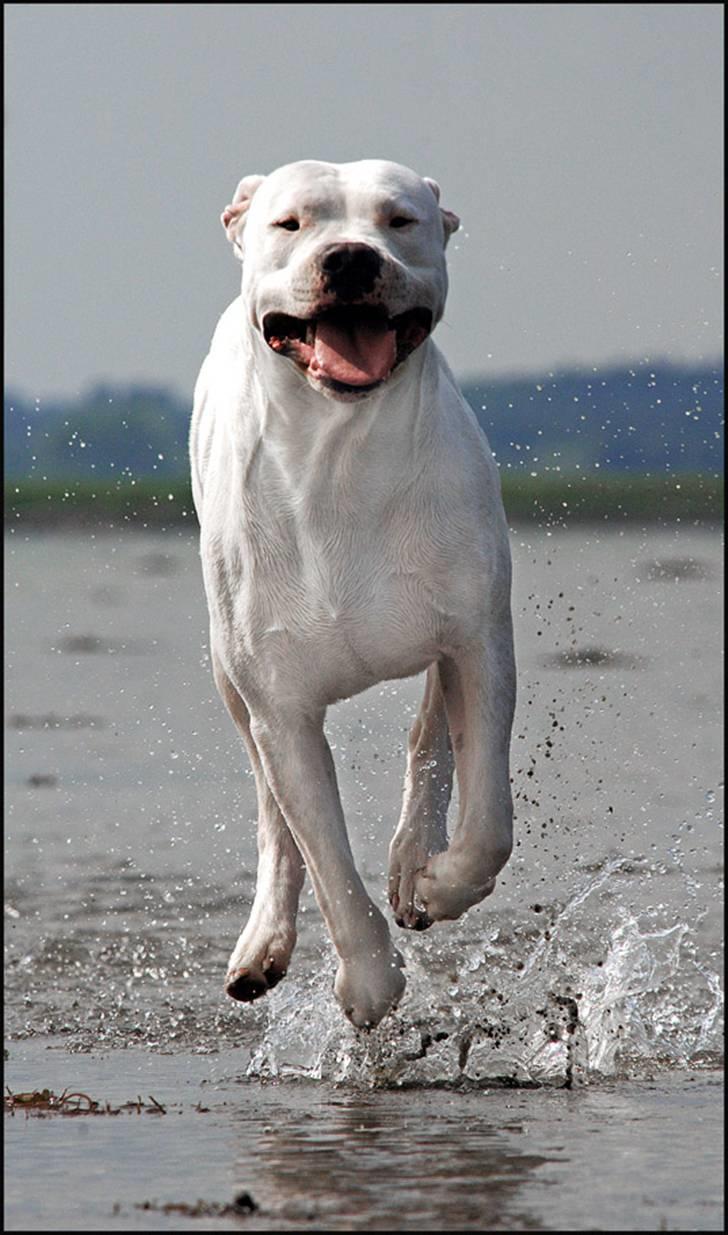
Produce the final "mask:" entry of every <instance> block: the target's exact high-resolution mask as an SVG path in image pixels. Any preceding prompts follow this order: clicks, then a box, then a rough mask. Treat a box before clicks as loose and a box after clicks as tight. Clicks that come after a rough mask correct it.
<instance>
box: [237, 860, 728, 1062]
mask: <svg viewBox="0 0 728 1235" xmlns="http://www.w3.org/2000/svg"><path fill="white" fill-rule="evenodd" d="M645 874H646V867H645V865H642V866H639V864H637V865H635V863H634V862H629V863H628V862H626V861H625V860H624V859H619V858H614V859H611V860H610V861H608V862H606V863H605V864H604V865H603V867H602V869H601V870H600V871H599V872H598V873H596V874H595V875H593V876H592V877H590V878H589V879H587V880H585V881H584V882H583V883H582V884H581V886H580V887H579V888H578V889H577V891H576V892H575V893H574V895H573V896H572V897H571V898H570V899H569V901H568V902H567V903H566V904H565V905H563V906H562V907H560V908H558V907H553V908H552V913H551V918H552V920H553V923H552V924H551V925H550V927H549V928H548V929H545V930H543V931H542V930H535V929H534V928H533V927H532V926H529V924H528V923H526V922H524V921H521V922H519V923H516V924H515V925H514V924H513V923H512V922H511V923H507V922H506V921H505V920H504V914H503V911H501V914H500V920H498V916H497V915H493V916H494V921H493V924H492V926H491V929H490V931H489V934H488V936H487V938H485V939H483V938H481V939H479V940H478V941H477V942H473V941H472V940H470V941H468V939H467V934H466V932H465V930H464V929H463V928H462V927H461V928H460V929H455V930H454V931H453V932H452V933H450V934H448V935H447V936H446V935H445V934H444V932H443V933H442V934H440V935H439V938H438V939H437V940H436V941H433V942H432V943H431V944H430V946H429V947H428V948H427V949H426V953H425V955H424V956H423V954H422V949H419V950H418V949H417V948H416V947H415V946H414V945H413V944H408V943H407V942H405V946H404V949H403V950H404V952H405V954H406V960H407V979H408V985H407V992H406V995H405V998H404V1000H403V1002H402V1005H401V1007H400V1008H399V1009H398V1011H397V1012H395V1013H394V1014H392V1015H391V1016H389V1017H387V1018H386V1019H385V1021H384V1022H382V1024H381V1025H380V1026H378V1027H377V1029H375V1030H374V1031H373V1032H372V1033H369V1034H363V1033H359V1032H357V1031H356V1030H354V1029H353V1028H352V1027H351V1026H350V1025H348V1024H347V1023H346V1021H345V1020H344V1018H343V1016H342V1014H341V1012H340V1010H339V1008H338V1007H337V1005H336V1002H335V1000H334V997H333V994H332V993H331V986H332V982H333V974H334V959H333V956H328V957H327V958H326V960H325V962H324V968H325V969H326V971H327V972H326V974H322V973H321V970H320V969H319V970H318V972H316V973H315V974H311V975H309V976H307V977H304V978H299V979H293V980H291V979H287V980H286V981H287V984H284V985H282V986H281V987H279V988H277V989H276V991H275V992H273V993H272V995H271V996H269V1006H268V1024H267V1027H266V1029H265V1032H264V1035H263V1038H262V1040H261V1041H260V1042H259V1044H258V1045H257V1047H256V1049H255V1050H254V1052H253V1055H252V1058H251V1062H250V1065H249V1068H248V1075H250V1076H255V1077H266V1076H268V1077H280V1078H294V1077H298V1078H308V1079H321V1078H326V1079H329V1080H334V1081H347V1082H352V1083H359V1084H366V1085H383V1086H404V1085H446V1084H454V1083H459V1082H470V1083H477V1084H492V1083H505V1084H516V1085H529V1084H539V1085H542V1084H555V1085H564V1084H566V1085H572V1084H577V1083H580V1082H581V1083H583V1082H587V1081H589V1080H590V1079H594V1078H597V1077H603V1076H629V1077H637V1076H644V1075H646V1074H651V1073H653V1072H654V1071H655V1070H656V1069H657V1068H664V1067H684V1068H687V1067H697V1066H700V1065H715V1064H717V1063H718V1062H719V1051H720V1042H721V1030H722V1007H723V992H722V989H721V984H720V980H719V978H718V976H717V975H716V974H715V973H712V972H711V971H710V970H709V969H707V968H706V967H705V966H704V965H703V964H701V962H700V960H699V951H698V948H697V945H696V931H697V927H698V925H699V920H698V921H695V920H694V921H693V922H691V923H690V924H688V923H687V922H685V921H673V922H665V921H664V920H663V919H664V909H663V907H662V906H660V907H658V908H656V909H649V910H646V911H644V912H641V913H637V912H633V911H630V910H628V909H627V908H626V907H625V905H626V904H628V903H629V900H630V897H629V895H627V896H625V895H624V894H622V895H621V896H620V903H619V904H617V905H615V904H614V900H613V894H612V893H611V892H610V890H609V885H610V882H611V881H612V880H613V879H614V878H615V876H622V877H623V878H627V879H630V878H635V877H636V878H639V879H640V880H644V878H645ZM418 942H421V941H418Z"/></svg>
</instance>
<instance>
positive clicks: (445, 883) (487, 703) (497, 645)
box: [415, 613, 516, 921]
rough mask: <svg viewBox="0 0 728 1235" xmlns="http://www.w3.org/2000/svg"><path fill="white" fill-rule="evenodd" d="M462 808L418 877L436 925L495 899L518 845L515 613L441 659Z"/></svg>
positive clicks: (419, 893) (418, 894) (418, 889)
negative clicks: (512, 761) (441, 848)
mask: <svg viewBox="0 0 728 1235" xmlns="http://www.w3.org/2000/svg"><path fill="white" fill-rule="evenodd" d="M440 679H441V682H442V689H443V695H444V699H445V707H446V710H447V717H448V724H449V727H450V738H451V741H452V746H453V751H454V754H455V766H456V769H457V777H458V789H459V794H460V811H459V816H458V821H457V824H456V826H455V829H454V831H453V835H452V839H451V841H450V845H449V847H448V848H447V850H446V851H445V852H444V853H439V854H435V855H434V856H433V857H431V858H430V860H429V861H428V863H427V865H426V867H425V868H424V870H422V871H420V872H418V874H417V875H416V877H415V897H416V900H417V901H418V902H419V903H420V904H421V905H422V906H423V908H424V909H425V911H426V913H427V916H428V917H429V918H430V919H431V920H432V921H437V920H440V919H443V918H459V917H460V915H461V914H463V913H465V911H466V910H467V909H469V908H470V906H471V905H475V904H477V903H478V901H481V900H483V899H484V897H486V896H489V895H490V893H491V892H492V891H493V889H494V888H495V876H496V875H497V874H498V871H499V870H500V869H501V867H502V866H504V865H505V863H506V862H507V861H508V858H509V856H510V853H511V848H512V844H513V804H512V799H511V786H510V774H509V746H510V735H511V725H512V722H513V711H514V706H515V681H516V674H515V663H514V657H513V636H512V630H511V622H510V615H509V614H507V613H506V614H504V615H503V619H502V620H501V621H500V622H499V623H498V624H495V623H492V624H491V629H490V631H489V632H488V634H487V636H485V637H484V638H483V639H482V641H481V642H480V644H479V645H478V646H475V647H471V648H468V649H466V650H464V651H462V652H460V653H459V654H458V655H457V656H454V657H452V658H450V657H444V658H443V659H442V660H441V661H440Z"/></svg>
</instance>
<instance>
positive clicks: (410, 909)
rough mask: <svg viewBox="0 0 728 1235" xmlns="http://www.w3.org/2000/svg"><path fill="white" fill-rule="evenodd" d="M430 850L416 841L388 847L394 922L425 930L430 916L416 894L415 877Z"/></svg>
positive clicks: (430, 918)
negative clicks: (412, 843)
mask: <svg viewBox="0 0 728 1235" xmlns="http://www.w3.org/2000/svg"><path fill="white" fill-rule="evenodd" d="M428 859H429V853H428V852H427V851H426V850H424V849H423V848H422V847H421V846H419V845H416V846H414V845H411V844H407V843H401V844H400V843H398V840H397V837H395V840H394V841H393V843H392V846H391V848H390V851H389V879H388V892H389V903H390V905H391V907H392V913H393V914H394V920H395V922H396V923H397V926H402V927H404V929H405V930H410V931H425V930H427V928H428V926H432V923H433V921H434V918H432V917H431V916H430V915H429V913H428V912H427V909H426V908H425V906H424V905H423V904H422V903H421V901H420V900H419V899H418V897H417V895H416V888H415V880H416V877H417V875H418V874H419V873H420V872H421V871H423V870H424V869H425V867H426V865H427V862H428Z"/></svg>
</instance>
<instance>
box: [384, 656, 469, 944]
mask: <svg viewBox="0 0 728 1235" xmlns="http://www.w3.org/2000/svg"><path fill="white" fill-rule="evenodd" d="M452 777H453V755H452V747H451V745H450V735H449V732H448V726H447V714H446V711H445V701H444V698H443V694H442V685H441V682H440V669H439V665H438V664H437V662H435V663H434V664H432V665H430V667H429V669H428V670H427V679H426V683H425V694H424V697H423V700H422V703H421V705H420V710H419V712H418V714H417V717H416V719H415V722H414V724H413V726H412V729H411V731H410V736H409V749H408V752H407V772H406V776H405V784H404V799H403V802H402V813H401V815H400V819H399V824H398V825H397V831H396V832H395V834H394V836H393V838H392V843H391V845H390V847H389V902H390V904H391V906H392V910H393V912H394V917H395V921H396V922H397V925H398V926H404V927H408V928H409V929H411V930H416V931H421V930H424V929H425V928H426V927H428V926H431V924H432V919H431V918H430V917H429V916H428V914H427V912H426V910H425V908H424V906H423V905H420V904H418V902H417V901H416V898H415V875H416V874H417V871H419V870H422V869H423V868H424V867H425V866H426V865H427V862H428V859H429V858H431V857H432V855H433V854H435V853H441V852H442V851H443V850H444V849H447V808H448V805H449V802H450V795H451V793H452Z"/></svg>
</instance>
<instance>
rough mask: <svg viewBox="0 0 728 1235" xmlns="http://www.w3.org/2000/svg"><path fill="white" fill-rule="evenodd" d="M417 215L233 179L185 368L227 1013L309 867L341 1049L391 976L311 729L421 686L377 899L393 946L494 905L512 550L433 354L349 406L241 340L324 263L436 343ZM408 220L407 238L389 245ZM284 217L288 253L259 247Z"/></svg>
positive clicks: (350, 181) (292, 298) (503, 812)
mask: <svg viewBox="0 0 728 1235" xmlns="http://www.w3.org/2000/svg"><path fill="white" fill-rule="evenodd" d="M246 186H247V187H246ZM438 195H439V191H438V190H437V186H436V185H435V184H434V182H431V181H426V180H423V179H421V178H420V177H419V176H416V175H415V174H414V173H413V172H411V171H409V170H408V169H407V168H404V167H400V166H399V165H397V164H393V163H386V162H380V161H374V160H367V161H364V162H360V163H348V164H342V165H334V164H329V163H314V162H303V163H294V164H291V165H289V166H287V167H283V168H280V169H279V170H278V171H276V172H273V173H272V174H271V175H270V176H268V177H257V176H254V177H247V178H246V179H245V180H243V181H241V183H240V186H239V188H238V192H237V194H236V198H235V202H234V203H233V205H232V206H230V207H228V208H227V209H226V211H225V213H224V215H223V224H224V226H225V228H226V231H227V233H228V235H229V237H230V239H231V241H232V242H233V243H234V245H235V247H236V249H237V250H238V252H239V254H240V255H241V256H242V261H243V277H242V292H241V295H240V296H239V297H238V298H237V299H236V300H235V301H234V302H233V304H231V305H230V307H229V308H228V309H227V311H226V312H225V313H224V314H223V316H222V318H221V319H220V322H219V325H218V327H217V330H216V331H215V335H214V338H213V340H212V345H211V348H210V352H209V355H208V356H207V358H206V360H205V361H204V364H203V366H202V370H201V372H200V376H199V379H198V382H197V386H196V390H195V409H194V416H193V423H192V431H191V459H192V477H193V488H194V497H195V505H196V508H197V512H198V516H199V520H200V524H201V556H202V566H203V572H204V579H205V587H206V591H207V598H208V605H209V611H210V642H211V652H212V657H213V664H214V672H215V679H216V682H217V685H218V688H219V689H220V692H221V694H222V696H223V698H224V700H225V702H226V703H227V706H228V708H229V709H230V711H231V713H232V716H233V718H234V720H235V722H236V724H237V726H238V728H239V730H240V731H241V733H242V736H243V739H244V741H245V743H246V746H247V749H248V753H249V756H250V759H251V761H252V765H253V770H254V772H255V777H256V784H257V789H258V798H259V851H260V865H259V871H258V883H257V889H256V894H255V900H254V904H253V908H252V912H251V915H250V919H249V921H248V923H247V926H246V927H245V930H244V931H243V933H242V935H241V937H240V939H239V941H238V943H237V945H236V947H235V949H234V951H233V953H232V956H231V959H230V966H229V972H228V977H227V989H228V991H229V993H231V994H232V995H233V996H234V997H236V998H240V999H243V1000H248V999H251V998H255V997H256V996H257V995H258V994H263V993H264V992H265V990H267V989H268V988H269V987H270V986H272V985H274V983H275V981H277V980H278V978H279V977H281V976H283V974H284V973H285V971H286V969H287V967H288V962H289V959H290V955H291V952H292V950H293V946H294V943H295V938H296V931H295V918H296V909H297V903H298V895H299V892H300V889H301V885H302V882H303V873H304V867H305V869H306V870H307V871H308V873H309V875H310V876H311V879H312V881H313V885H314V889H315V892H316V897H317V899H318V903H319V905H320V908H321V911H322V913H323V915H324V918H325V920H326V922H327V925H328V928H329V931H330V933H331V936H332V939H333V942H334V945H335V947H336V950H337V952H338V955H339V958H340V965H339V970H338V974H337V978H336V983H335V990H336V994H337V996H338V998H339V1000H340V1002H341V1004H342V1006H343V1008H344V1011H345V1012H346V1014H347V1016H348V1017H349V1018H350V1020H351V1021H352V1022H353V1023H354V1024H355V1025H358V1026H370V1025H374V1024H376V1023H377V1022H378V1021H379V1020H381V1018H382V1017H383V1016H384V1015H385V1013H386V1012H387V1011H388V1010H389V1009H390V1008H391V1007H392V1006H394V1005H395V1004H396V1003H397V1001H398V1000H399V998H400V997H401V995H402V991H403V989H404V977H403V975H402V972H401V970H402V965H403V961H402V958H401V956H400V954H399V952H398V951H397V950H396V948H395V947H394V946H393V943H392V941H391V938H390V934H389V929H388V927H387V923H386V921H385V919H384V917H383V916H382V914H381V913H380V911H379V910H378V909H377V908H376V906H375V905H374V904H373V902H372V901H371V899H370V897H369V895H368V893H367V891H366V889H365V888H364V885H363V883H362V881H361V879H360V877H359V875H358V873H357V871H356V869H355V867H354V863H353V860H352V855H351V850H350V847H349V841H348V837H347V833H346V827H345V823H344V817H343V814H342V809H341V804H340V800H339V795H338V791H337V785H336V775H335V771H334V764H333V760H332V757H331V752H330V750H329V747H328V744H327V742H326V739H325V737H324V731H323V720H324V715H325V711H326V707H327V705H328V704H330V703H333V702H334V701H336V700H339V699H342V698H346V697H349V696H351V695H355V694H356V693H357V692H359V691H363V690H365V689H366V688H368V687H370V686H372V685H374V684H375V683H377V682H380V681H382V680H383V679H388V678H399V677H405V676H408V675H410V674H415V673H419V672H421V671H423V670H426V671H427V679H426V690H425V697H424V700H423V703H422V707H421V711H420V714H419V716H418V718H417V720H416V722H415V724H414V727H413V730H412V733H411V737H410V747H409V755H408V766H407V774H406V782H405V793H404V802H403V807H402V814H401V817H400V821H399V825H398V827H397V830H396V833H395V835H394V838H393V840H392V844H391V848H390V875H389V895H390V901H391V904H392V907H393V909H394V912H395V916H396V918H397V920H398V921H399V923H400V925H403V926H406V927H411V928H422V927H424V926H427V925H429V924H430V923H431V922H432V921H436V920H439V919H446V918H457V917H459V916H460V915H461V914H462V913H464V912H465V911H466V910H467V909H468V908H469V907H470V906H471V905H474V904H475V903H476V902H478V901H480V900H482V899H483V898H484V897H485V896H487V895H489V893H490V892H492V891H493V888H494V886H495V876H496V874H497V872H498V871H499V870H500V869H501V867H502V866H503V865H504V863H505V862H506V861H507V859H508V856H509V854H510V851H511V819H512V806H511V793H510V783H509V770H508V751H509V741H510V727H511V722H512V715H513V704H514V695H515V668H514V660H513V643H512V628H511V616H510V554H509V546H508V533H507V526H506V521H505V516H504V513H503V507H502V503H501V497H500V487H499V480H498V473H497V469H496V466H495V464H494V462H493V459H492V456H491V454H490V451H489V449H488V445H487V442H486V441H485V438H484V437H483V434H482V432H481V431H480V429H479V427H478V425H477V423H476V421H475V418H474V417H473V414H472V412H471V411H470V409H469V408H468V406H467V404H466V403H465V401H464V399H463V397H462V396H461V394H460V393H459V391H458V388H457V386H456V383H455V380H454V378H453V376H452V374H451V372H450V370H449V368H448V366H447V364H446V363H445V361H444V359H443V357H442V356H441V354H440V352H439V351H438V349H437V347H436V346H435V344H434V343H433V342H432V340H431V339H430V338H428V339H426V340H425V341H424V342H422V343H421V344H420V346H419V347H417V348H416V350H415V351H413V352H412V353H411V354H410V355H409V356H408V357H407V358H406V359H405V360H404V361H403V362H402V363H401V364H399V365H398V367H396V368H395V369H394V370H393V371H392V373H391V375H390V376H389V377H388V379H387V380H385V381H384V382H383V384H382V385H380V386H379V387H377V388H376V389H374V390H373V391H371V392H370V393H364V394H361V395H360V394H357V393H356V392H354V393H352V394H349V395H347V394H342V395H337V394H336V392H333V393H332V392H331V391H330V390H327V389H325V388H324V387H323V386H322V384H321V382H320V381H319V380H318V378H317V377H316V376H315V375H312V374H307V373H305V372H303V371H302V370H301V368H300V367H299V366H298V365H297V364H296V362H295V361H294V360H292V359H290V358H288V357H286V356H284V355H279V354H276V353H275V352H274V351H272V350H271V348H270V347H269V346H268V345H267V344H266V342H265V340H264V338H263V334H262V322H263V320H264V317H265V314H266V313H268V312H271V311H276V312H283V313H288V314H292V315H294V316H296V317H302V318H305V317H309V316H312V315H313V314H314V313H315V312H316V309H317V306H318V305H320V303H321V296H322V288H321V279H320V254H321V253H322V251H324V250H325V249H326V248H327V247H328V246H330V245H331V244H332V243H338V242H346V243H350V242H354V243H365V244H367V245H368V246H370V247H371V248H372V249H374V250H375V251H376V252H377V253H378V254H380V255H381V256H382V259H383V262H384V267H385V273H384V274H383V276H382V279H381V281H380V286H379V289H378V292H377V296H378V299H379V302H381V303H386V305H387V309H388V311H389V312H391V314H392V316H394V315H396V314H397V313H401V312H404V311H405V310H406V309H409V308H411V307H413V306H415V305H423V304H424V305H425V306H427V307H428V308H430V310H431V311H432V314H433V322H436V321H437V320H438V319H439V318H440V317H441V315H442V312H443V309H444V304H445V296H446V291H447V275H446V269H445V258H444V249H445V244H446V242H447V238H448V235H449V234H450V232H451V231H452V230H454V228H455V227H456V226H457V219H456V217H455V216H454V215H452V214H451V213H450V212H447V211H443V210H441V209H440V207H439V204H438ZM405 209H406V210H407V211H409V212H411V213H412V214H413V217H414V218H415V222H414V223H413V224H412V225H411V226H408V227H407V228H404V229H401V228H393V227H392V226H391V217H392V211H395V212H397V211H400V212H401V211H402V210H405ZM292 212H293V213H295V215H296V217H297V218H300V219H301V226H300V228H299V230H297V231H290V230H286V229H284V228H283V227H281V226H280V220H281V219H284V218H286V217H287V216H288V215H289V214H291V213H292ZM276 224H278V225H276ZM453 752H454V761H455V765H456V768H457V774H458V784H459V791H460V813H459V819H458V821H457V824H456V826H455V828H454V831H453V836H452V839H451V841H450V844H449V846H448V842H447V833H446V827H445V815H446V811H447V804H448V801H449V797H450V790H451V784H452V772H453ZM433 765H434V766H433Z"/></svg>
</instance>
